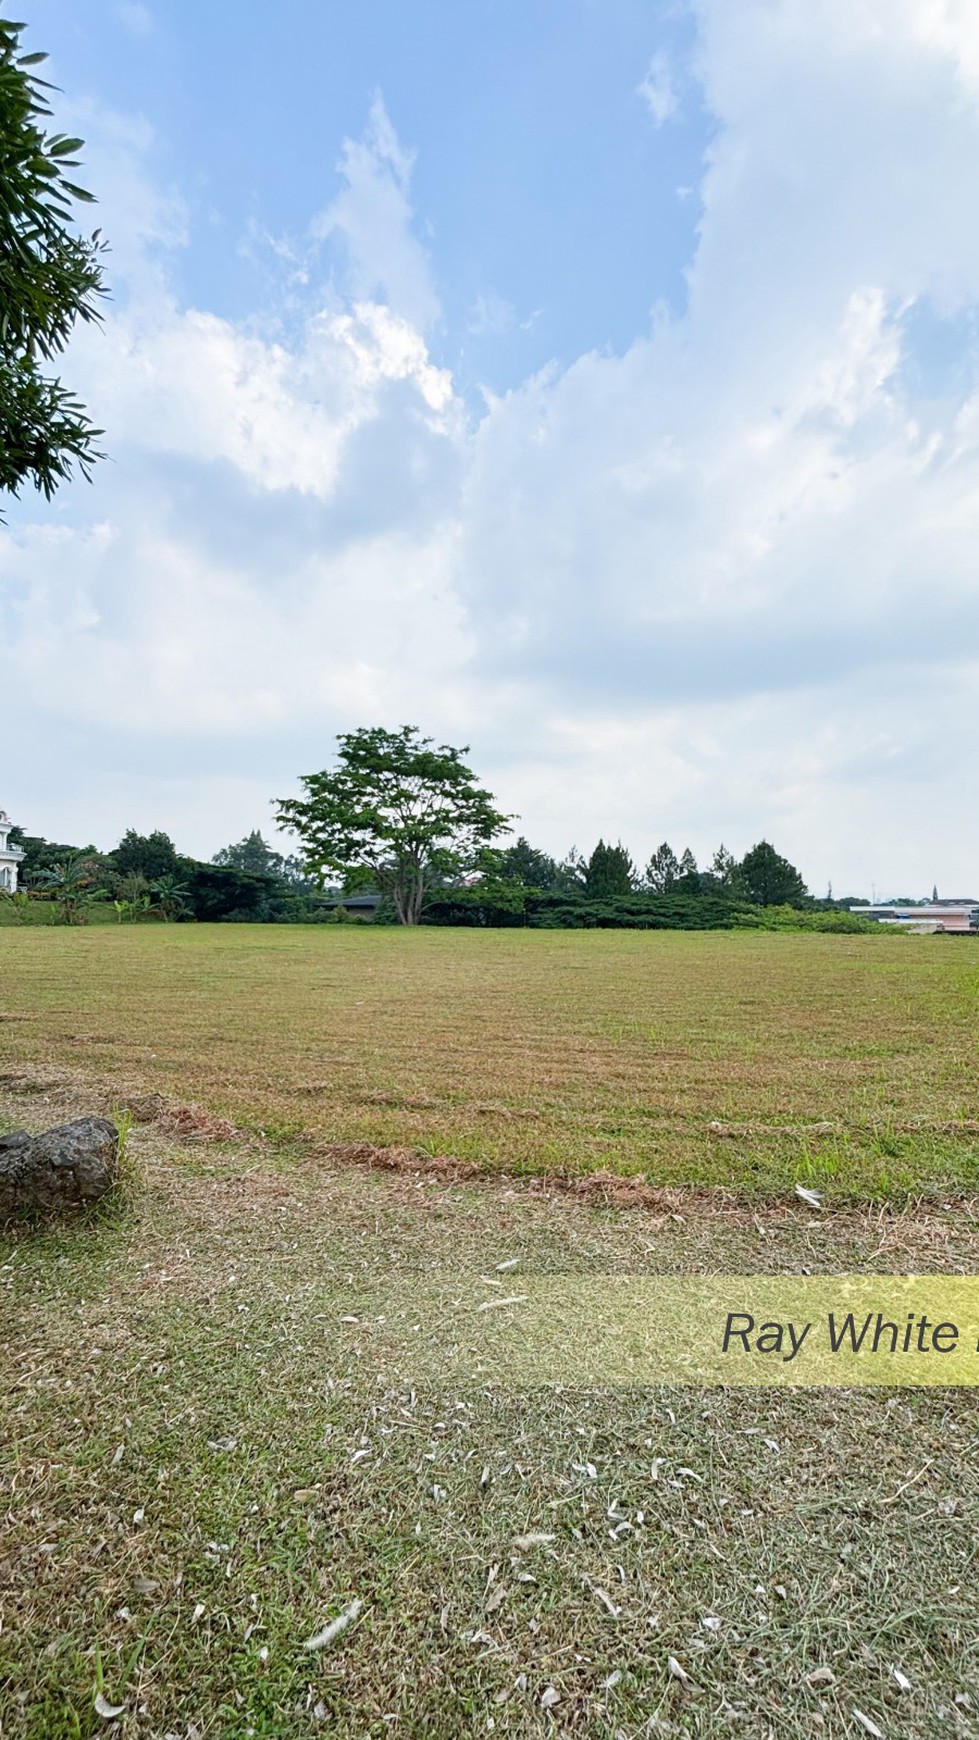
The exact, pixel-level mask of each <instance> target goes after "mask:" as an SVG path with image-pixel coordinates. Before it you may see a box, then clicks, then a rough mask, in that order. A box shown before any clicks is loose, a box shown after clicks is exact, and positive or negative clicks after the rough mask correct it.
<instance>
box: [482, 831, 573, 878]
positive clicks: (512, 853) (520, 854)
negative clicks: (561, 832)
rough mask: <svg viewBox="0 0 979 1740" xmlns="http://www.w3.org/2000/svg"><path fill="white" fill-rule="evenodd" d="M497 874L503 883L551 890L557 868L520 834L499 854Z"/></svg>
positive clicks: (545, 855) (552, 861)
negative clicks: (515, 883)
mask: <svg viewBox="0 0 979 1740" xmlns="http://www.w3.org/2000/svg"><path fill="white" fill-rule="evenodd" d="M497 874H498V876H499V877H500V880H501V881H503V882H522V883H523V884H524V886H525V887H527V888H553V887H554V884H555V882H556V881H557V877H558V866H557V864H556V863H555V861H554V859H553V858H551V857H549V856H548V854H547V853H546V852H539V851H538V850H537V848H536V847H535V846H532V845H531V844H530V841H529V840H525V839H524V837H523V835H522V834H521V835H520V837H519V839H518V840H516V841H515V843H514V844H513V845H512V846H508V847H507V848H506V851H504V852H500V854H499V860H498V868H497Z"/></svg>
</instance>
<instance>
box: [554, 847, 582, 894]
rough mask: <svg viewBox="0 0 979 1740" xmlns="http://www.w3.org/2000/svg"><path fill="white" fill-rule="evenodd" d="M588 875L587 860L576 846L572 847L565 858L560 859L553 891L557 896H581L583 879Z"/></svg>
mask: <svg viewBox="0 0 979 1740" xmlns="http://www.w3.org/2000/svg"><path fill="white" fill-rule="evenodd" d="M587 874H588V859H587V858H586V857H585V855H584V853H583V852H579V851H578V848H577V846H572V848H571V850H570V852H569V853H568V855H567V857H566V858H562V860H561V862H560V864H558V866H557V871H556V874H555V877H554V882H553V890H554V892H555V893H557V894H568V895H571V896H572V897H573V896H574V895H576V894H583V893H584V888H585V877H586V876H587Z"/></svg>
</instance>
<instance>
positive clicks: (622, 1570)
mask: <svg viewBox="0 0 979 1740" xmlns="http://www.w3.org/2000/svg"><path fill="white" fill-rule="evenodd" d="M82 1103H83V1102H82ZM79 1109H81V1103H76V1104H75V1105H72V1104H70V1103H68V1102H67V1101H65V1100H62V1101H57V1100H55V1099H52V1100H50V1101H49V1102H48V1104H47V1106H46V1107H42V1106H40V1105H39V1104H37V1103H34V1104H32V1106H31V1107H30V1113H29V1115H30V1117H31V1121H32V1122H33V1123H38V1122H42V1121H44V1120H45V1119H50V1117H51V1116H52V1115H58V1116H64V1115H66V1114H67V1113H69V1112H70V1111H72V1110H79ZM0 1110H2V1111H3V1112H4V1113H5V1114H8V1115H9V1113H10V1110H11V1107H10V1105H9V1103H4V1102H3V1101H2V1100H0ZM131 1140H132V1142H133V1143H134V1148H135V1153H136V1156H137V1158H138V1160H139V1162H140V1164H141V1166H142V1168H143V1173H144V1184H143V1188H142V1190H141V1192H140V1193H139V1195H138V1196H137V1198H136V1199H135V1201H134V1204H133V1206H132V1208H131V1209H130V1210H129V1211H128V1212H126V1213H124V1214H123V1215H122V1216H121V1217H118V1216H117V1217H116V1218H109V1219H102V1220H98V1219H97V1220H95V1221H91V1222H89V1223H81V1224H78V1225H75V1226H73V1227H66V1228H61V1229H52V1230H50V1231H48V1232H46V1233H45V1232H39V1233H35V1234H28V1235H24V1234H21V1235H20V1236H19V1237H17V1238H16V1239H15V1240H14V1242H13V1243H12V1244H11V1245H10V1246H9V1248H8V1250H7V1251H6V1253H4V1252H3V1250H2V1249H0V1298H2V1301H3V1306H2V1309H3V1334H2V1336H0V1393H2V1395H3V1397H4V1406H3V1410H2V1413H0V1517H2V1518H3V1528H2V1530H0V1615H2V1620H3V1624H2V1628H0V1722H2V1732H3V1736H4V1740H91V1737H92V1736H94V1735H95V1734H104V1735H106V1736H107V1737H109V1740H167V1737H172V1736H176V1737H178V1740H248V1737H251V1736H255V1737H260V1740H306V1737H311V1736H316V1735H329V1736H337V1737H339V1740H365V1737H372V1740H373V1737H380V1736H383V1735H388V1734H394V1735H402V1736H410V1737H411V1740H422V1737H423V1736H424V1737H428V1736H433V1737H435V1740H463V1737H467V1736H470V1735H508V1736H528V1737H529V1736H551V1737H554V1740H557V1737H558V1736H583V1737H592V1736H594V1737H596V1740H644V1737H647V1736H669V1735H699V1736H718V1737H720V1736H727V1735H730V1734H743V1735H747V1736H752V1737H753V1740H827V1737H829V1740H844V1737H851V1736H857V1737H859V1736H862V1735H865V1734H867V1733H868V1732H869V1733H873V1732H876V1731H879V1732H880V1733H882V1734H884V1735H885V1736H887V1740H897V1737H898V1736H901V1737H902V1740H928V1737H930V1736H938V1735H947V1734H954V1735H958V1736H960V1737H963V1740H964V1737H967V1736H969V1735H974V1733H975V1731H976V1730H975V1725H974V1723H975V1709H976V1700H977V1692H976V1686H977V1676H979V1653H977V1648H979V1646H977V1638H979V1623H977V1616H979V1604H977V1596H976V1580H975V1567H976V1550H977V1549H976V1541H977V1539H979V1482H977V1474H976V1468H977V1459H976V1450H977V1428H976V1414H975V1392H974V1391H973V1390H960V1391H958V1392H956V1391H935V1390H933V1391H926V1392H914V1391H910V1390H903V1391H893V1392H890V1393H889V1392H888V1391H886V1390H871V1391H851V1392H845V1391H830V1390H819V1389H815V1390H801V1391H785V1390H782V1391H779V1392H777V1393H774V1392H767V1393H766V1392H757V1391H755V1392H745V1391H739V1390H721V1389H712V1390H706V1391H704V1390H698V1389H695V1388H689V1389H680V1388H676V1389H665V1388H657V1389H652V1390H628V1389H618V1390H611V1391H609V1390H602V1389H601V1388H596V1387H594V1386H592V1387H585V1388H578V1387H563V1388H562V1387H544V1386H538V1387H532V1388H522V1387H520V1386H518V1385H506V1384H502V1385H501V1384H496V1385H495V1386H488V1385H486V1384H484V1383H480V1382H478V1381H476V1380H473V1379H469V1380H467V1379H466V1378H465V1377H464V1376H461V1375H459V1374H458V1373H457V1372H454V1371H453V1372H450V1370H449V1369H448V1364H447V1367H446V1371H445V1374H444V1375H443V1376H440V1377H436V1378H434V1379H433V1378H431V1377H429V1378H428V1379H426V1380H418V1381H416V1382H411V1381H410V1380H409V1381H405V1377H404V1376H403V1375H399V1374H398V1373H397V1372H396V1371H395V1370H393V1369H389V1368H388V1366H387V1365H386V1363H385V1362H383V1361H378V1360H377V1359H376V1357H374V1356H373V1355H372V1351H371V1349H372V1345H373V1342H372V1337H371V1334H370V1333H368V1332H366V1331H362V1328H361V1326H362V1324H363V1316H362V1313H363V1310H364V1305H363V1300H364V1298H365V1296H369V1294H370V1292H371V1289H372V1287H374V1286H375V1285H377V1284H378V1283H383V1282H386V1281H387V1280H389V1279H390V1277H391V1276H392V1275H393V1274H400V1275H401V1276H402V1277H403V1278H404V1280H405V1283H406V1285H407V1283H408V1281H409V1279H410V1277H411V1276H412V1275H417V1276H419V1277H420V1278H421V1279H422V1281H424V1280H425V1279H426V1278H428V1277H430V1276H432V1275H433V1274H440V1273H447V1272H451V1273H452V1274H453V1275H454V1276H457V1277H465V1278H466V1280H467V1283H468V1286H469V1287H470V1288H471V1290H472V1296H473V1299H474V1300H475V1299H478V1298H480V1297H482V1296H485V1295H486V1294H487V1293H488V1292H489V1290H490V1288H492V1286H493V1280H494V1275H495V1268H496V1265H497V1264H498V1263H507V1264H513V1263H514V1262H516V1264H517V1268H516V1270H514V1269H512V1268H508V1269H507V1270H506V1271H505V1274H506V1277H507V1280H506V1283H505V1284H507V1285H513V1281H511V1279H510V1277H511V1275H519V1274H522V1273H533V1272H548V1271H549V1272H555V1271H560V1272H565V1273H569V1272H570V1273H580V1274H595V1273H641V1272H648V1271H650V1270H661V1271H670V1272H678V1271H690V1270H695V1271H696V1270H700V1271H703V1270H704V1269H706V1270H708V1271H711V1270H712V1269H714V1268H716V1267H721V1268H727V1269H729V1270H732V1271H734V1272H738V1271H741V1272H750V1271H751V1270H752V1269H753V1268H763V1269H766V1270H769V1271H771V1270H780V1271H791V1270H796V1271H798V1270H799V1269H800V1268H804V1269H809V1268H816V1269H817V1270H821V1271H823V1272H834V1271H835V1272H839V1271H841V1270H845V1269H847V1268H849V1267H859V1268H867V1267H868V1265H869V1266H870V1267H871V1268H872V1267H873V1266H874V1264H875V1263H876V1264H877V1265H883V1266H884V1267H889V1268H892V1269H896V1270H901V1269H905V1268H913V1269H915V1270H917V1271H918V1272H925V1271H928V1270H940V1269H942V1268H947V1267H955V1268H964V1269H971V1268H974V1267H975V1266H976V1261H977V1258H979V1240H977V1234H976V1224H975V1221H974V1219H973V1218H972V1216H971V1215H970V1214H968V1213H967V1212H964V1211H953V1212H951V1213H945V1214H940V1213H937V1212H935V1213H926V1214H920V1215H914V1216H911V1215H901V1214H897V1213H895V1212H893V1211H891V1210H884V1211H879V1210H878V1211H874V1212H872V1213H868V1212H867V1211H852V1212H851V1211H840V1212H838V1213H834V1214H827V1215H815V1216H814V1215H813V1214H812V1213H811V1212H809V1211H807V1210H805V1209H804V1208H802V1206H801V1205H799V1204H795V1205H794V1206H792V1205H785V1207H782V1208H772V1209H766V1210H764V1211H763V1212H762V1215H761V1217H759V1214H758V1212H757V1211H756V1210H748V1211H744V1210H742V1209H738V1208H722V1207H716V1208H714V1209H711V1210H710V1211H709V1212H708V1211H706V1210H705V1209H704V1208H703V1206H702V1207H701V1211H700V1213H699V1214H698V1213H696V1212H695V1213H694V1214H692V1215H690V1216H682V1217H676V1216H674V1215H671V1214H669V1213H665V1212H663V1213H658V1214H653V1213H650V1212H648V1211H645V1210H635V1211H631V1212H629V1213H622V1212H620V1211H614V1210H597V1209H595V1208H591V1207H588V1206H587V1205H586V1204H582V1203H579V1202H574V1201H569V1200H568V1199H567V1197H565V1196H562V1195H557V1196H552V1197H548V1196H546V1195H542V1194H540V1192H539V1191H530V1190H528V1189H525V1188H521V1187H519V1186H518V1187H512V1186H504V1187H502V1188H487V1187H486V1186H485V1185H481V1184H470V1185H468V1186H465V1187H459V1186H447V1185H445V1184H444V1183H440V1182H438V1181H434V1182H433V1181H431V1180H424V1179H422V1180H414V1181H413V1180H409V1179H406V1178H402V1177H397V1176H392V1175H382V1174H371V1173H365V1172H362V1171H355V1170H351V1169H347V1170H346V1171H344V1170H342V1169H339V1170H338V1169H336V1168H334V1167H332V1166H330V1165H329V1164H328V1163H323V1162H320V1161H318V1160H317V1159H316V1158H315V1157H314V1156H309V1157H307V1160H306V1161H305V1162H302V1163H297V1164H295V1165H292V1166H289V1167H283V1168H281V1169H277V1168H276V1167H275V1165H274V1164H270V1157H269V1156H268V1155H267V1154H263V1153H262V1152H261V1150H260V1148H259V1147H258V1145H254V1144H253V1145H251V1146H249V1147H248V1148H247V1149H246V1150H244V1151H242V1152H240V1153H238V1154H234V1153H231V1152H228V1151H226V1150H223V1149H218V1148H210V1149H209V1148H201V1147H198V1148H196V1149H195V1148H191V1147H185V1148H183V1149H181V1148H180V1147H179V1146H178V1145H172V1144H168V1143H166V1142H165V1141H164V1140H163V1139H162V1138H161V1136H160V1135H159V1133H158V1132H156V1131H154V1130H153V1129H151V1128H143V1129H139V1130H137V1131H135V1132H134V1134H133V1136H132V1138H131ZM487 1275H488V1277H489V1279H488V1280H484V1279H481V1277H484V1276H487ZM351 1319H356V1321H351ZM368 1329H369V1326H368ZM362 1334H363V1339H362ZM354 1601H356V1602H359V1603H361V1604H362V1605H361V1607H360V1610H359V1613H358V1616H357V1618H356V1620H355V1622H354V1623H353V1624H352V1625H351V1626H350V1627H349V1629H348V1630H346V1631H344V1632H342V1633H341V1634H340V1635H338V1636H337V1637H336V1638H335V1639H334V1640H333V1641H332V1642H329V1643H327V1644H325V1645H324V1647H322V1648H320V1649H315V1650H309V1649H307V1648H306V1647H305V1645H306V1641H307V1639H309V1638H310V1637H311V1636H312V1635H315V1634H317V1633H320V1632H321V1631H322V1630H323V1629H324V1627H326V1626H327V1625H328V1624H329V1622H330V1621H332V1620H333V1619H335V1618H336V1617H337V1616H338V1615H340V1614H342V1613H343V1612H344V1611H345V1610H347V1609H348V1608H349V1606H350V1604H351V1603H352V1602H354ZM671 1658H672V1659H673V1660H674V1661H675V1662H676V1663H677V1664H678V1665H679V1667H680V1668H681V1669H682V1670H683V1672H684V1673H686V1675H687V1676H688V1678H689V1684H684V1683H681V1681H680V1680H679V1679H678V1678H677V1677H676V1674H675V1671H672V1670H671V1667H670V1660H671ZM895 1670H896V1673H895ZM897 1675H900V1676H901V1677H900V1679H899V1678H898V1677H897ZM100 1685H101V1688H102V1690H103V1695H104V1696H105V1698H106V1699H107V1700H108V1704H109V1706H110V1708H119V1709H120V1710H121V1714H120V1715H119V1716H118V1717H117V1718H114V1719H110V1718H104V1717H102V1716H100V1715H99V1714H98V1713H97V1711H96V1708H95V1695H96V1691H97V1689H98V1688H99V1687H100ZM902 1687H903V1688H904V1689H902ZM858 1711H859V1712H861V1713H862V1715H863V1717H864V1718H866V1719H867V1720H869V1721H870V1722H871V1723H873V1724H876V1728H870V1729H868V1728H866V1727H864V1726H861V1724H860V1721H859V1720H858V1717H857V1715H856V1714H855V1712H858Z"/></svg>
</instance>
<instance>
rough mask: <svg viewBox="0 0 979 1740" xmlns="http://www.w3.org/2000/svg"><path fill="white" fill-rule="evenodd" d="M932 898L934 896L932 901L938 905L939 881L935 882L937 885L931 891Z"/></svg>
mask: <svg viewBox="0 0 979 1740" xmlns="http://www.w3.org/2000/svg"><path fill="white" fill-rule="evenodd" d="M931 898H932V901H933V902H934V904H935V905H936V906H937V905H938V883H937V882H936V883H935V886H934V887H933V889H932V891H931Z"/></svg>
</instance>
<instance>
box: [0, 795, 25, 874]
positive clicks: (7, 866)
mask: <svg viewBox="0 0 979 1740" xmlns="http://www.w3.org/2000/svg"><path fill="white" fill-rule="evenodd" d="M10 828H11V821H10V817H9V816H8V814H7V812H6V810H0V894H13V893H14V891H15V890H16V887H17V866H18V864H19V863H20V861H21V859H22V858H23V856H24V854H23V852H22V851H21V849H20V847H19V846H12V845H11V844H10Z"/></svg>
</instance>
